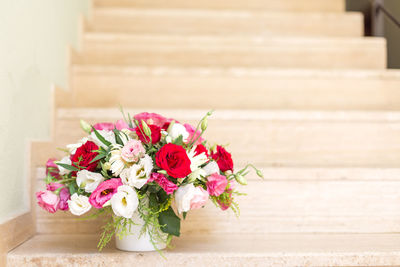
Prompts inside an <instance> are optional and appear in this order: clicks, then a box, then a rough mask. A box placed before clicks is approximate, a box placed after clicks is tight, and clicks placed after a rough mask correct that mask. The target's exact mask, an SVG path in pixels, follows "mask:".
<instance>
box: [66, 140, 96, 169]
mask: <svg viewBox="0 0 400 267" xmlns="http://www.w3.org/2000/svg"><path fill="white" fill-rule="evenodd" d="M98 149H99V147H98V146H97V145H96V144H95V143H93V142H92V141H87V142H86V143H85V144H83V145H82V146H80V147H79V148H78V149H77V150H76V152H75V154H73V155H71V162H72V166H74V167H76V168H79V169H85V170H88V171H94V170H95V169H96V167H97V162H98V160H96V161H95V162H92V163H90V162H91V161H92V160H93V159H94V158H95V157H96V156H97V155H98V154H99V153H97V152H95V151H96V150H98Z"/></svg>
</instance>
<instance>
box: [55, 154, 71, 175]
mask: <svg viewBox="0 0 400 267" xmlns="http://www.w3.org/2000/svg"><path fill="white" fill-rule="evenodd" d="M58 162H59V163H63V164H67V165H71V159H70V158H69V156H65V157H63V158H62V159H61V160H60V161H58ZM57 167H58V170H59V172H60V175H66V174H68V173H70V172H71V171H70V170H67V169H66V168H64V167H61V166H60V165H57Z"/></svg>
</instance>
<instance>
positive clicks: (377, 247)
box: [7, 234, 400, 267]
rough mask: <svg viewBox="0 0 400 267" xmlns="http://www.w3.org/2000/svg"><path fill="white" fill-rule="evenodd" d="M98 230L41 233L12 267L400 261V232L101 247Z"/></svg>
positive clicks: (12, 259)
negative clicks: (161, 247)
mask: <svg viewBox="0 0 400 267" xmlns="http://www.w3.org/2000/svg"><path fill="white" fill-rule="evenodd" d="M97 241H98V236H97V235H37V236H35V237H34V238H32V239H31V240H29V241H27V242H26V243H24V244H22V245H21V246H19V247H18V248H16V249H14V250H13V251H11V252H10V253H9V255H8V258H7V262H8V266H30V267H31V266H32V267H33V266H207V265H208V266H383V265H392V266H395V265H399V264H400V234H264V235H240V234H235V235H213V236H205V235H199V236H183V237H181V238H179V239H174V240H173V246H174V248H173V249H168V250H166V251H164V256H165V259H164V258H162V257H161V256H160V255H159V254H158V253H157V252H146V253H143V252H141V253H133V252H122V251H119V250H116V249H115V246H114V244H113V243H110V245H109V247H108V248H106V249H105V250H104V251H103V252H101V253H100V252H98V251H97V250H96V243H97Z"/></svg>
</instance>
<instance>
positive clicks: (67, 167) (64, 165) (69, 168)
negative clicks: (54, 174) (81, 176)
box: [56, 162, 79, 171]
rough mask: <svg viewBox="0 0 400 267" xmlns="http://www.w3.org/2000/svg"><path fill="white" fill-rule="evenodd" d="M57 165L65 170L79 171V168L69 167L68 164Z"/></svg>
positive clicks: (58, 163)
mask: <svg viewBox="0 0 400 267" xmlns="http://www.w3.org/2000/svg"><path fill="white" fill-rule="evenodd" d="M56 164H57V165H58V166H61V167H63V168H65V169H67V170H69V171H79V169H78V168H77V167H75V166H72V165H68V164H65V163H60V162H57V163H56Z"/></svg>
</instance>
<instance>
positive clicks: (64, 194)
mask: <svg viewBox="0 0 400 267" xmlns="http://www.w3.org/2000/svg"><path fill="white" fill-rule="evenodd" d="M46 187H47V190H49V191H52V192H53V191H56V190H57V189H58V188H60V187H64V188H63V189H61V190H60V193H59V198H60V202H59V203H58V209H59V210H68V200H69V199H70V197H71V194H70V193H69V190H68V188H67V187H65V186H64V185H63V184H59V183H50V184H48V185H47V186H46Z"/></svg>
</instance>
